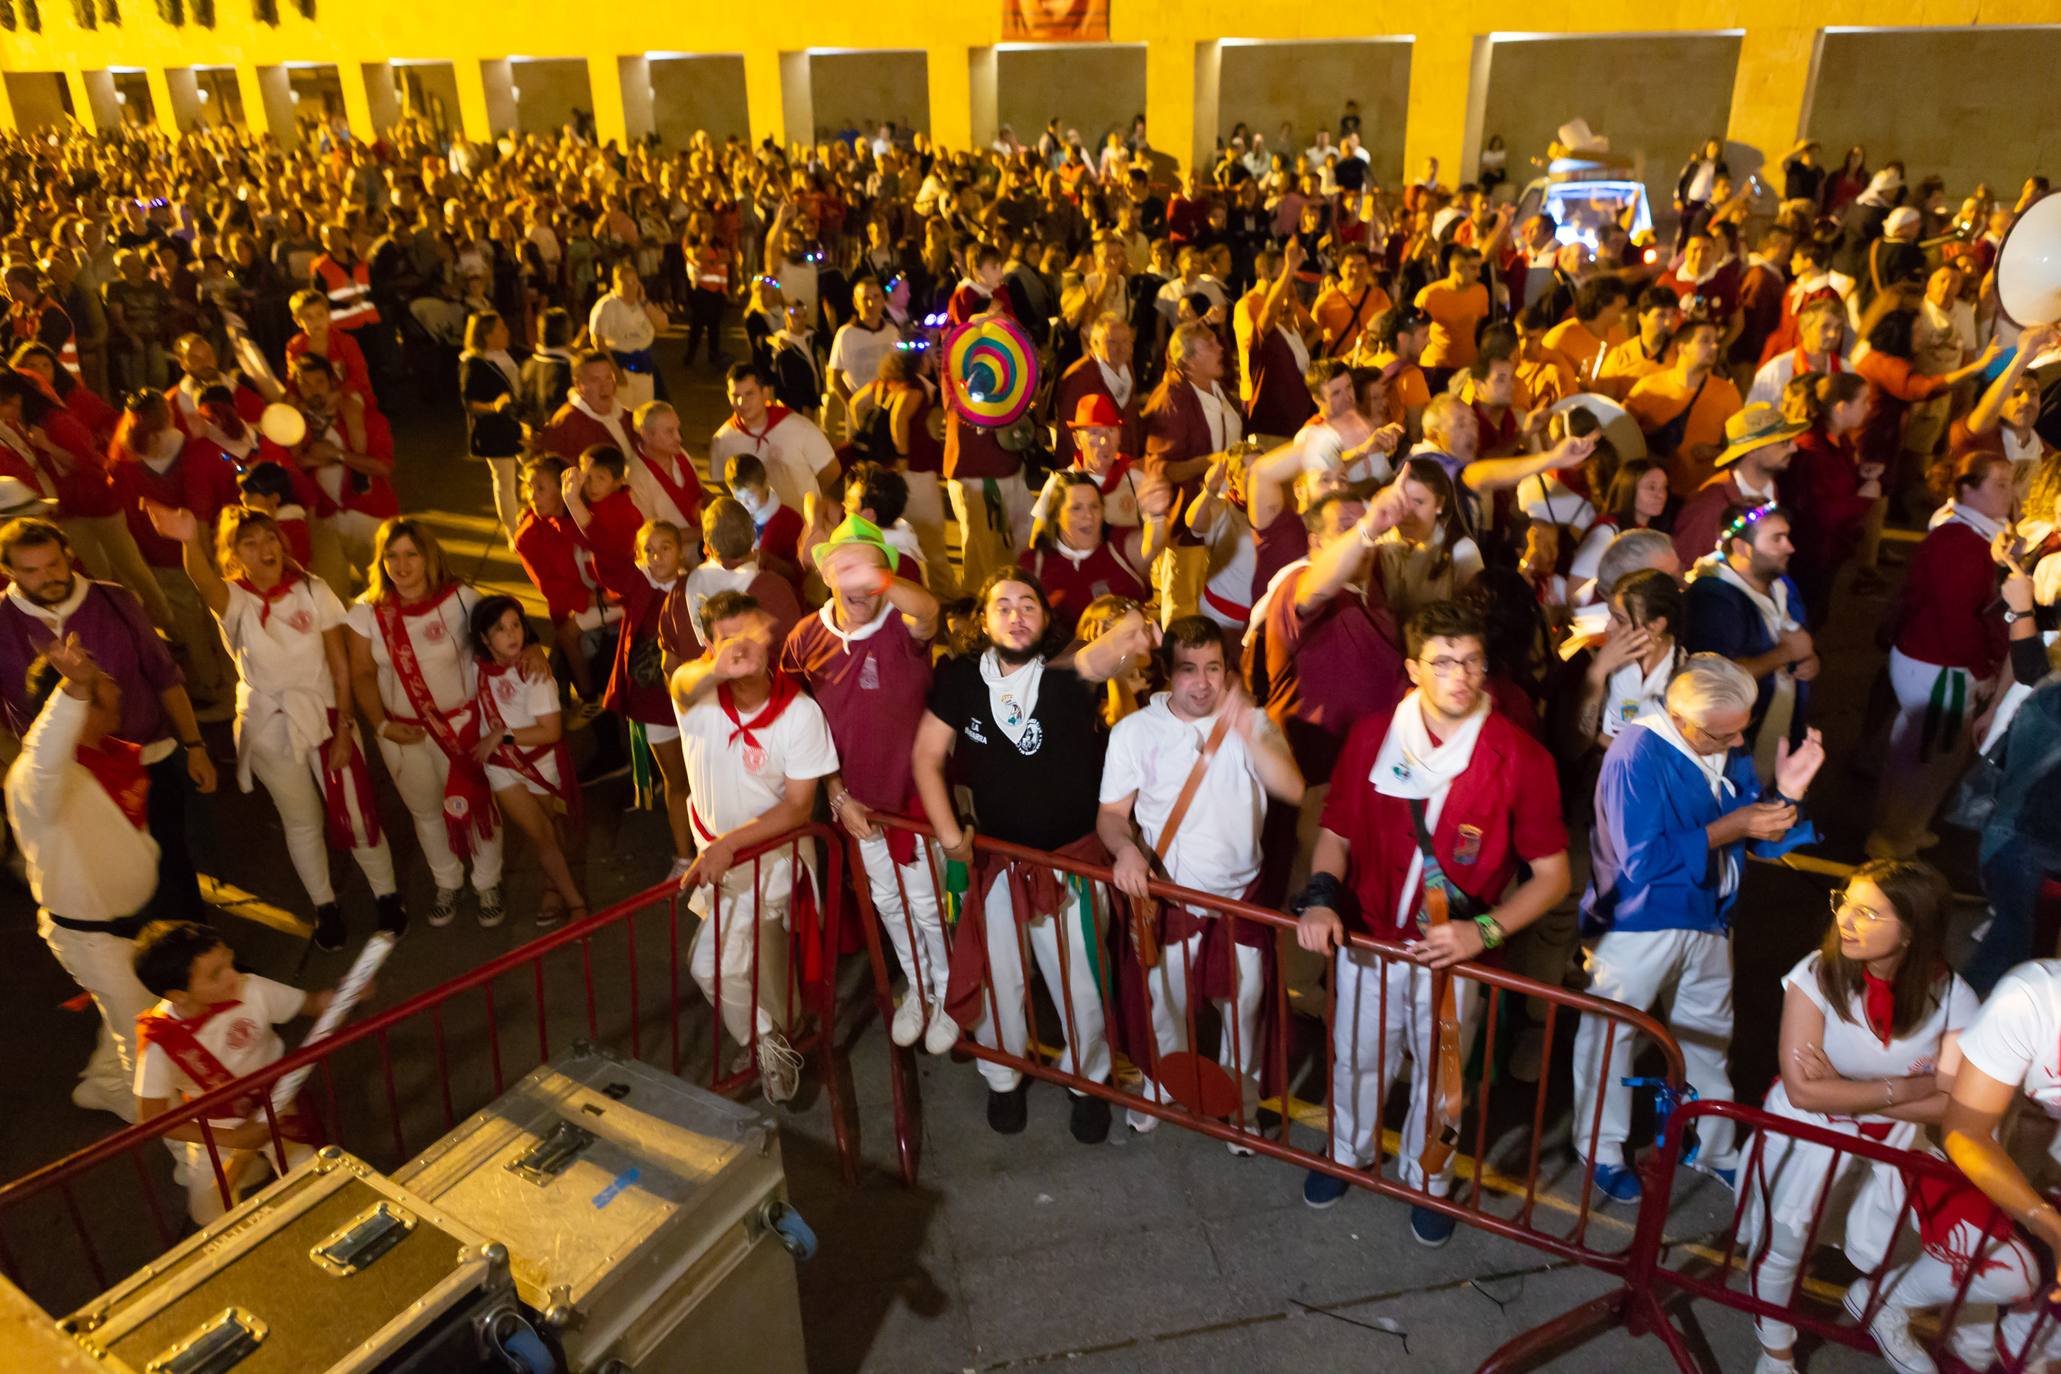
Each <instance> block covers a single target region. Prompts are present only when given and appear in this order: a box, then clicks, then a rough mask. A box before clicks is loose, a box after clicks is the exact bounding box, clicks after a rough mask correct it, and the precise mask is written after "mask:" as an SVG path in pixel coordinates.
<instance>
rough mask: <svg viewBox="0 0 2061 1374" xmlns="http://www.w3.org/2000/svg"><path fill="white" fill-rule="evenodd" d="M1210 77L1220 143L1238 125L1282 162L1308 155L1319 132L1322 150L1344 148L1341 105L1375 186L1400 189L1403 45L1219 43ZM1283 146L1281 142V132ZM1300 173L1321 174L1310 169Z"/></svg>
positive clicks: (1406, 76) (1406, 46) (1406, 71)
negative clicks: (1326, 142) (1325, 143)
mask: <svg viewBox="0 0 2061 1374" xmlns="http://www.w3.org/2000/svg"><path fill="white" fill-rule="evenodd" d="M1220 50H1221V57H1220V63H1219V66H1218V76H1217V123H1218V127H1217V131H1216V134H1217V141H1218V144H1219V146H1222V145H1223V144H1225V143H1228V142H1229V140H1230V138H1231V134H1232V131H1233V130H1234V129H1236V128H1237V127H1238V126H1240V125H1243V126H1245V131H1246V133H1247V135H1248V137H1247V139H1246V146H1247V148H1248V149H1250V148H1251V146H1252V141H1251V138H1250V137H1249V136H1250V135H1255V134H1256V135H1258V136H1259V137H1261V138H1263V139H1264V140H1265V144H1264V147H1265V150H1266V151H1267V152H1268V153H1269V154H1274V153H1285V154H1287V155H1288V156H1289V158H1291V159H1294V158H1295V157H1297V156H1299V155H1301V154H1303V153H1305V152H1307V151H1308V150H1310V149H1311V148H1312V147H1313V146H1314V145H1315V143H1316V135H1317V133H1318V132H1319V131H1320V130H1322V131H1326V132H1328V133H1329V134H1330V144H1331V146H1332V147H1334V148H1335V147H1337V146H1338V145H1339V144H1341V143H1342V142H1343V141H1344V137H1345V133H1346V130H1347V127H1348V123H1349V112H1348V106H1349V105H1350V106H1351V107H1353V108H1352V111H1351V113H1354V114H1357V116H1358V127H1359V135H1360V144H1361V146H1362V147H1364V148H1365V149H1366V152H1367V163H1368V171H1369V172H1370V173H1371V174H1372V177H1371V180H1372V182H1373V183H1375V184H1380V185H1385V186H1394V185H1398V184H1400V182H1401V180H1402V174H1403V124H1404V120H1405V118H1406V116H1407V112H1408V109H1409V104H1410V40H1409V38H1408V37H1407V36H1401V37H1396V38H1357V39H1329V38H1327V39H1312V40H1310V41H1307V42H1289V43H1274V42H1266V41H1261V40H1247V39H1239V38H1226V39H1224V40H1222V42H1221V45H1220ZM1284 128H1285V129H1286V130H1287V134H1288V141H1287V143H1285V144H1284V143H1283V141H1282V138H1283V129H1284ZM1303 166H1304V167H1305V168H1307V169H1308V170H1310V171H1318V170H1321V169H1320V167H1319V166H1318V165H1317V164H1315V163H1312V162H1308V161H1305V162H1304V164H1303Z"/></svg>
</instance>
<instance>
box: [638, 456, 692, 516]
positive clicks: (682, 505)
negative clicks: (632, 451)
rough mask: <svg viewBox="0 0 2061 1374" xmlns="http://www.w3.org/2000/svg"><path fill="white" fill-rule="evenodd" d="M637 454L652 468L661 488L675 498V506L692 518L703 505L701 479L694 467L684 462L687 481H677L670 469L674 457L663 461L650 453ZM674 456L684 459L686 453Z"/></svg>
mask: <svg viewBox="0 0 2061 1374" xmlns="http://www.w3.org/2000/svg"><path fill="white" fill-rule="evenodd" d="M637 456H638V458H640V459H642V460H643V463H644V466H645V467H647V468H649V469H650V470H651V475H652V477H653V479H654V480H656V481H657V482H658V485H659V489H660V490H661V491H663V492H665V494H666V495H667V496H670V497H671V498H672V499H673V506H674V507H675V508H676V509H677V510H678V511H679V512H680V514H681V515H682V516H683V517H685V518H686V519H689V520H692V519H693V518H694V515H695V512H696V511H697V510H699V509H700V507H701V480H700V479H699V478H697V477H696V476H695V475H694V469H693V468H692V467H691V466H689V465H688V464H687V463H685V462H682V463H681V464H680V467H681V469H682V470H683V471H685V472H686V474H687V480H686V481H685V482H675V481H674V480H673V474H672V473H671V471H669V469H670V468H671V467H672V466H673V459H672V458H668V459H667V460H666V461H665V462H663V463H661V462H659V461H658V460H657V459H656V458H653V457H652V456H651V455H650V454H648V453H639V454H638V455H637ZM674 457H676V458H682V459H684V458H685V457H686V455H685V454H684V453H681V454H675V455H674Z"/></svg>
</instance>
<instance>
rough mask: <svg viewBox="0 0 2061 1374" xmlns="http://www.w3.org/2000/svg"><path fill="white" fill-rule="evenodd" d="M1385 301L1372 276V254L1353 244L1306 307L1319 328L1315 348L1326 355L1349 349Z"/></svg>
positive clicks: (1378, 314) (1385, 305)
mask: <svg viewBox="0 0 2061 1374" xmlns="http://www.w3.org/2000/svg"><path fill="white" fill-rule="evenodd" d="M1389 304H1390V302H1389V299H1388V293H1387V292H1386V291H1383V290H1382V289H1381V287H1380V285H1379V283H1377V282H1376V281H1375V280H1374V259H1373V257H1372V256H1371V255H1370V254H1369V253H1368V252H1367V249H1366V246H1365V245H1364V244H1358V243H1356V244H1353V245H1352V246H1351V247H1349V248H1347V249H1346V250H1345V252H1344V253H1343V254H1342V255H1341V256H1340V257H1339V259H1338V277H1337V279H1336V280H1335V281H1330V282H1326V283H1325V284H1324V289H1323V290H1322V291H1320V292H1318V293H1317V303H1316V305H1315V306H1314V307H1312V309H1311V311H1310V313H1311V314H1312V315H1314V316H1315V317H1316V321H1317V329H1318V330H1319V338H1318V344H1317V349H1318V352H1319V353H1320V354H1321V355H1322V356H1324V357H1326V358H1343V357H1345V356H1346V355H1347V354H1349V353H1351V352H1352V351H1353V349H1354V347H1356V346H1357V345H1358V343H1359V341H1360V336H1361V335H1362V334H1364V333H1365V332H1366V331H1367V330H1369V329H1371V328H1373V326H1374V323H1375V321H1377V320H1379V319H1380V318H1381V313H1382V312H1383V311H1384V310H1387V309H1388V307H1389Z"/></svg>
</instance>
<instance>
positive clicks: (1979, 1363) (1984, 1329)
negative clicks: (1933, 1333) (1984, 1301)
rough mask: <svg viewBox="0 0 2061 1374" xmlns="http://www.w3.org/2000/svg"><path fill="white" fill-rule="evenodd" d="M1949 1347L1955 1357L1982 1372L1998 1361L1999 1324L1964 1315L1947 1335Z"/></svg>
mask: <svg viewBox="0 0 2061 1374" xmlns="http://www.w3.org/2000/svg"><path fill="white" fill-rule="evenodd" d="M1947 1349H1948V1350H1949V1351H1951V1352H1952V1354H1953V1357H1954V1358H1955V1359H1957V1360H1959V1361H1960V1362H1961V1363H1962V1364H1964V1365H1967V1366H1968V1367H1969V1368H1970V1369H1973V1370H1976V1371H1978V1374H1980V1371H1985V1370H1988V1369H1989V1368H1990V1367H1991V1366H1993V1365H1994V1364H1996V1362H1997V1324H1996V1323H1995V1322H1993V1321H1969V1320H1967V1319H1966V1318H1965V1317H1964V1318H1963V1319H1962V1320H1961V1321H1959V1322H1957V1323H1956V1324H1955V1326H1954V1331H1953V1334H1952V1335H1950V1336H1948V1337H1947Z"/></svg>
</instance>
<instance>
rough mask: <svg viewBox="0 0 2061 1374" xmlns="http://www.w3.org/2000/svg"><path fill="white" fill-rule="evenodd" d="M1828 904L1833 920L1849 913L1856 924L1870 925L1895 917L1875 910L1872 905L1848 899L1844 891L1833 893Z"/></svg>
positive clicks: (1889, 913) (1891, 919)
mask: <svg viewBox="0 0 2061 1374" xmlns="http://www.w3.org/2000/svg"><path fill="white" fill-rule="evenodd" d="M1830 905H1831V908H1832V919H1833V920H1835V921H1836V920H1838V919H1839V918H1840V917H1841V916H1847V915H1851V916H1852V917H1853V919H1854V923H1855V924H1856V925H1865V926H1872V925H1877V924H1880V923H1881V922H1883V921H1893V920H1895V919H1896V916H1895V915H1894V914H1893V913H1891V912H1886V911H1876V910H1874V909H1873V908H1872V907H1865V906H1862V905H1861V904H1860V903H1859V902H1856V901H1852V900H1849V899H1848V897H1847V895H1846V894H1845V893H1844V892H1835V893H1833V894H1832V895H1831V898H1830Z"/></svg>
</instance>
